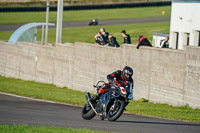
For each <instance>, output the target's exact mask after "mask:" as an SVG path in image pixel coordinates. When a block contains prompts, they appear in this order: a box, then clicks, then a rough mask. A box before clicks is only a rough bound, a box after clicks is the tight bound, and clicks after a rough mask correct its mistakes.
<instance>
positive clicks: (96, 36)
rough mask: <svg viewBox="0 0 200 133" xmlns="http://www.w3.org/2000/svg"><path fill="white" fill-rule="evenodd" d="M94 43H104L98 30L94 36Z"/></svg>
mask: <svg viewBox="0 0 200 133" xmlns="http://www.w3.org/2000/svg"><path fill="white" fill-rule="evenodd" d="M94 38H95V42H96V44H99V45H105V42H104V39H103V37H102V35H101V33H100V32H97V33H96V35H95V36H94Z"/></svg>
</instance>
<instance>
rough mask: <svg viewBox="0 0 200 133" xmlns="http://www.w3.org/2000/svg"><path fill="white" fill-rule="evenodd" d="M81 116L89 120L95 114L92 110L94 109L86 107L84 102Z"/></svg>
mask: <svg viewBox="0 0 200 133" xmlns="http://www.w3.org/2000/svg"><path fill="white" fill-rule="evenodd" d="M81 114H82V118H83V119H85V120H90V119H92V118H93V117H94V116H95V115H96V114H95V112H94V110H92V108H91V107H90V108H88V107H87V104H85V106H84V107H83V109H82V113H81Z"/></svg>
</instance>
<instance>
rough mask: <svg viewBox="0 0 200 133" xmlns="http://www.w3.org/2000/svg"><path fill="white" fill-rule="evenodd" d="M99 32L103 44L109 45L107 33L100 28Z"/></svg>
mask: <svg viewBox="0 0 200 133" xmlns="http://www.w3.org/2000/svg"><path fill="white" fill-rule="evenodd" d="M100 32H101V35H102V37H103V39H104V42H105V44H106V45H108V44H109V39H108V36H109V33H108V32H106V30H105V28H101V29H100Z"/></svg>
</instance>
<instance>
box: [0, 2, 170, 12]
mask: <svg viewBox="0 0 200 133" xmlns="http://www.w3.org/2000/svg"><path fill="white" fill-rule="evenodd" d="M168 5H171V1H160V2H142V3H126V4H106V5H77V6H64V8H63V9H64V10H88V9H111V8H132V7H149V6H168ZM30 11H31V12H40V11H46V7H45V6H42V7H0V12H30ZM50 11H57V6H50Z"/></svg>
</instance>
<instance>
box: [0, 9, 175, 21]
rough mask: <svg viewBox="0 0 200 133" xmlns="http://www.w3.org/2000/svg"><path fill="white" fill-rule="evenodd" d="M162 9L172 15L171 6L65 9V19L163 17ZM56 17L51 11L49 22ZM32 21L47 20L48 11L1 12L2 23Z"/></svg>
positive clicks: (0, 19)
mask: <svg viewBox="0 0 200 133" xmlns="http://www.w3.org/2000/svg"><path fill="white" fill-rule="evenodd" d="M162 11H165V16H170V14H171V6H160V7H140V8H120V9H101V10H99V9H98V10H75V11H64V12H63V21H84V20H88V22H89V21H90V20H92V19H94V18H98V19H99V21H101V20H108V19H127V18H148V17H163V15H162ZM116 14H117V15H116ZM56 19H57V12H56V11H50V13H49V22H56ZM30 22H46V12H1V13H0V24H9V23H30Z"/></svg>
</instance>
